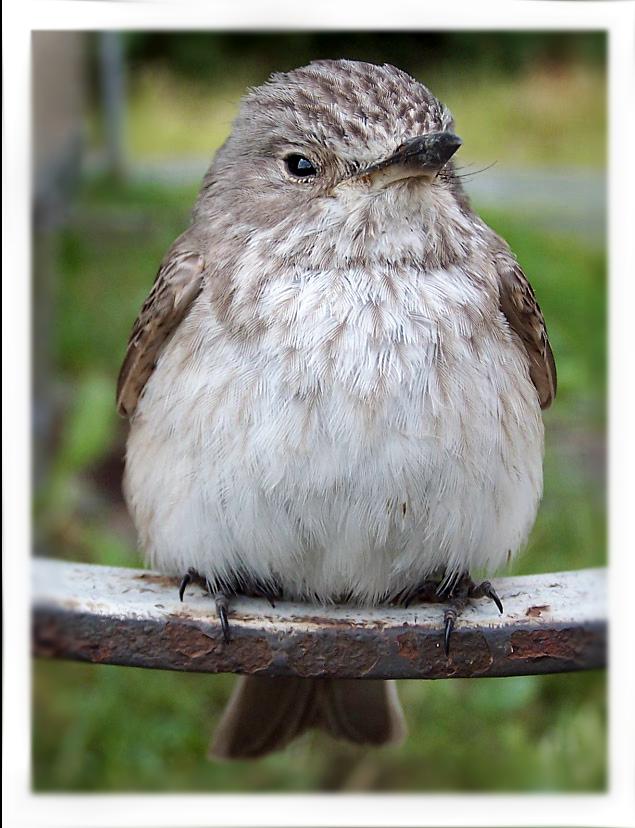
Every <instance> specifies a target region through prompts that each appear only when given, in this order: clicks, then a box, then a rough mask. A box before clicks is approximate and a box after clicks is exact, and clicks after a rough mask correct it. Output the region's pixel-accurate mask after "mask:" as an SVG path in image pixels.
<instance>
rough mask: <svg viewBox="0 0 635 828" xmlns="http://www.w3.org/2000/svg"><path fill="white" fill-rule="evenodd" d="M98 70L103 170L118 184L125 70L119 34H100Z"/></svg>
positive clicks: (122, 145)
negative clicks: (102, 130)
mask: <svg viewBox="0 0 635 828" xmlns="http://www.w3.org/2000/svg"><path fill="white" fill-rule="evenodd" d="M99 67H100V80H101V94H102V105H103V113H104V128H105V132H106V169H107V170H108V172H109V174H110V175H111V176H112V177H113V178H116V179H118V180H121V179H123V178H125V174H126V151H125V77H124V75H125V69H124V56H123V39H122V36H121V33H120V32H100V33H99Z"/></svg>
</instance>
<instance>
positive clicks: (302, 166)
mask: <svg viewBox="0 0 635 828" xmlns="http://www.w3.org/2000/svg"><path fill="white" fill-rule="evenodd" d="M284 162H285V164H286V165H287V169H288V170H289V172H290V173H291V175H293V176H295V178H313V177H314V176H316V175H317V170H316V169H315V167H314V166H313V164H312V163H311V162H310V161H309V159H308V158H305V157H304V156H303V155H296V154H295V153H294V154H293V155H287V157H286V158H285V159H284Z"/></svg>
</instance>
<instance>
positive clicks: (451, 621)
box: [443, 575, 503, 658]
mask: <svg viewBox="0 0 635 828" xmlns="http://www.w3.org/2000/svg"><path fill="white" fill-rule="evenodd" d="M470 598H489V599H490V600H491V601H493V602H494V603H495V604H496V607H497V608H498V611H499V612H500V613H501V615H502V614H503V602H502V601H501V599H500V598H499V597H498V593H497V592H496V590H495V589H494V587H493V586H492V584H491V583H490V582H489V581H482V583H480V584H478V585H476V584H475V583H474V581H473V580H472V579H471V578H470V577H469V575H465V576H464V577H463V578H462V579H461V580H460V581H459V582H458V583H457V584H456V586H455V587H454V589H453V590H452V591H451V592H450V593H449V594H448V596H447V600H449V601H450V602H451V606H450V607H448V609H446V611H445V614H444V616H443V620H444V633H443V646H444V650H445V655H446V658H449V656H450V640H451V638H452V631H453V630H454V627H455V624H456V621H457V619H458V618H459V616H460V615H461V613H462V612H463V610H464V609H465V607H466V605H467V602H468V601H469V600H470Z"/></svg>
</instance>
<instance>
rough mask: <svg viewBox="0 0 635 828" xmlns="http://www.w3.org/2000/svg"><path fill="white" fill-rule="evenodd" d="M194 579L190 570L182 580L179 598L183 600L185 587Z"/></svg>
mask: <svg viewBox="0 0 635 828" xmlns="http://www.w3.org/2000/svg"><path fill="white" fill-rule="evenodd" d="M191 581H192V576H191V575H190V572H189V570H188V571H187V572H186V573H185V575H184V576H183V578H182V580H181V585H180V586H179V600H180V601H183V595H184V594H185V589H186V587H187V586H188V584H190V583H191Z"/></svg>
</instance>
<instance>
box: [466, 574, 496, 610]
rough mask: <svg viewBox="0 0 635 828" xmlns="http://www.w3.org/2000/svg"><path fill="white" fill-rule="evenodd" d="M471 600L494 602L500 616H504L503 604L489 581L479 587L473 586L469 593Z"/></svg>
mask: <svg viewBox="0 0 635 828" xmlns="http://www.w3.org/2000/svg"><path fill="white" fill-rule="evenodd" d="M469 597H470V598H489V599H490V600H491V601H493V602H494V603H495V604H496V606H497V608H498V611H499V612H500V614H501V615H502V614H503V602H502V601H501V599H500V598H499V597H498V593H497V592H496V590H495V589H494V587H493V586H492V585H491V583H490V582H489V581H483V582H482V583H480V584H479V585H478V586H472V588H471V589H470V592H469Z"/></svg>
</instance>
